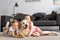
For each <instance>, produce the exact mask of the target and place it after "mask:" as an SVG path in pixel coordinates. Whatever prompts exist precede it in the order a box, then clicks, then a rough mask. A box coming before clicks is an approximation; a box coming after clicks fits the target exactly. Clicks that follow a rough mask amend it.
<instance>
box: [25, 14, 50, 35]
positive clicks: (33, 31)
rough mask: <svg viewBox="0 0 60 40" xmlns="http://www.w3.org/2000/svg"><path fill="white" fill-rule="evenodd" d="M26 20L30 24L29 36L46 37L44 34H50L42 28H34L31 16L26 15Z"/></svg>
mask: <svg viewBox="0 0 60 40" xmlns="http://www.w3.org/2000/svg"><path fill="white" fill-rule="evenodd" d="M25 20H27V22H28V23H29V30H30V32H29V34H28V36H31V35H33V36H40V35H44V34H50V32H49V31H42V30H41V29H40V28H38V27H36V26H34V25H33V22H32V21H31V18H30V16H29V15H25Z"/></svg>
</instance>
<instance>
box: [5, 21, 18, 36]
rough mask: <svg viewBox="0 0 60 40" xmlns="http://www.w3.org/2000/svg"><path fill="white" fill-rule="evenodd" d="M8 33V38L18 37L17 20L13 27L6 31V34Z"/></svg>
mask: <svg viewBox="0 0 60 40" xmlns="http://www.w3.org/2000/svg"><path fill="white" fill-rule="evenodd" d="M7 32H8V36H11V37H18V21H17V20H13V21H12V24H11V27H10V28H9V30H5V34H7Z"/></svg>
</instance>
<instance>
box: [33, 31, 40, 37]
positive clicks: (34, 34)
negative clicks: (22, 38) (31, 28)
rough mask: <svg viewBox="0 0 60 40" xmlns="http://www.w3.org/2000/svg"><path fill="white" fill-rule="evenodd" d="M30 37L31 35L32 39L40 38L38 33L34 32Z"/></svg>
mask: <svg viewBox="0 0 60 40" xmlns="http://www.w3.org/2000/svg"><path fill="white" fill-rule="evenodd" d="M32 35H33V37H39V36H40V34H39V33H38V32H35V33H33V34H32Z"/></svg>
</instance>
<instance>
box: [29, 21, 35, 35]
mask: <svg viewBox="0 0 60 40" xmlns="http://www.w3.org/2000/svg"><path fill="white" fill-rule="evenodd" d="M29 29H30V32H29V35H30V36H31V35H32V33H33V32H34V31H36V27H35V26H34V25H33V22H32V21H31V22H29Z"/></svg>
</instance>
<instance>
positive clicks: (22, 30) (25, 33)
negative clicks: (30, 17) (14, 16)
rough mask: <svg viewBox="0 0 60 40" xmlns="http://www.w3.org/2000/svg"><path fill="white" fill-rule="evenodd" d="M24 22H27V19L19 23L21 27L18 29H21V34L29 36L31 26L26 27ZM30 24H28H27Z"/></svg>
mask: <svg viewBox="0 0 60 40" xmlns="http://www.w3.org/2000/svg"><path fill="white" fill-rule="evenodd" d="M24 23H27V21H26V20H22V21H21V22H20V24H19V27H18V29H19V34H21V33H22V34H23V35H24V36H27V35H28V33H29V28H28V26H27V27H26V28H24V26H25V25H24ZM27 25H28V24H27Z"/></svg>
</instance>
